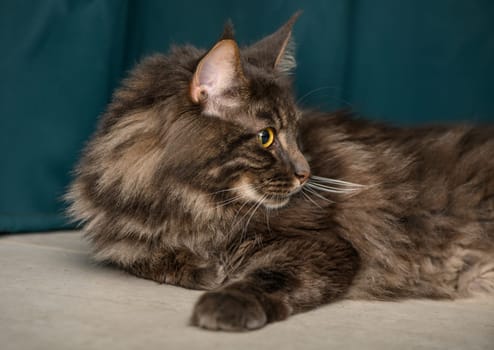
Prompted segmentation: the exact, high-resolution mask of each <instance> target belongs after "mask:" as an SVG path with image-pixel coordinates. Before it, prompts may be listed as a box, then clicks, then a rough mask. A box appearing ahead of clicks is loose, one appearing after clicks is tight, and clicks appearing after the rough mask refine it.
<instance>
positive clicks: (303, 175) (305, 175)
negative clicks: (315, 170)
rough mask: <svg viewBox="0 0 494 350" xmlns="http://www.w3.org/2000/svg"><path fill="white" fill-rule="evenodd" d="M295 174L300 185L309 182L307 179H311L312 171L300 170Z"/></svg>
mask: <svg viewBox="0 0 494 350" xmlns="http://www.w3.org/2000/svg"><path fill="white" fill-rule="evenodd" d="M295 176H296V177H297V179H298V181H299V182H300V185H303V184H304V183H306V182H307V180H309V176H310V172H309V171H307V170H299V171H297V172H296V173H295Z"/></svg>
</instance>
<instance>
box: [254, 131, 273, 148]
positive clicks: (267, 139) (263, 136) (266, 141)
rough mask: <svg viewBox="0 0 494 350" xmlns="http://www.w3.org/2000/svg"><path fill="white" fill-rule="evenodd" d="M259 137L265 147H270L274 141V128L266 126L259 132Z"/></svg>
mask: <svg viewBox="0 0 494 350" xmlns="http://www.w3.org/2000/svg"><path fill="white" fill-rule="evenodd" d="M257 139H258V140H259V143H260V144H261V145H262V147H264V148H268V147H269V146H271V145H272V144H273V142H274V130H273V129H272V128H266V129H263V130H261V131H259V132H258V133H257Z"/></svg>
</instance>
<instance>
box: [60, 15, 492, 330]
mask: <svg viewBox="0 0 494 350" xmlns="http://www.w3.org/2000/svg"><path fill="white" fill-rule="evenodd" d="M297 17H298V14H295V15H294V16H293V17H292V18H291V19H290V20H288V22H286V23H285V24H284V25H283V26H282V27H281V28H280V29H278V30H277V31H276V32H274V33H273V34H271V35H269V36H267V37H265V38H263V39H262V40H260V41H259V42H257V43H255V44H253V45H251V46H248V47H243V48H239V46H238V44H237V42H236V41H235V39H234V33H233V27H232V25H231V24H230V23H228V24H227V25H226V26H225V30H224V32H223V34H222V36H221V37H220V39H219V41H218V42H217V43H216V44H215V45H214V46H213V47H212V48H211V49H210V50H208V51H204V50H200V49H197V48H195V47H192V46H181V47H174V48H172V49H171V51H170V52H169V54H168V55H162V54H156V55H154V56H151V57H148V58H146V59H144V60H143V61H142V62H141V63H140V64H139V65H138V66H137V67H136V68H135V69H134V70H133V71H132V72H131V73H130V76H129V77H128V78H127V79H125V80H124V82H123V86H122V87H120V88H119V89H118V90H117V91H116V92H115V94H114V97H113V100H112V102H111V103H110V105H109V107H108V109H107V111H106V112H105V114H104V115H103V116H102V118H101V119H100V122H99V124H98V128H97V130H96V132H95V134H94V136H93V137H92V139H91V140H90V141H89V142H88V144H87V145H86V147H85V149H84V151H83V155H82V157H81V160H80V162H79V164H78V165H77V167H76V169H75V177H74V180H73V183H72V184H71V185H70V188H69V190H68V192H67V195H66V198H67V200H68V202H69V214H70V216H71V217H72V218H74V219H75V220H77V221H79V222H81V225H82V226H83V230H84V232H85V236H86V237H87V238H88V239H89V241H90V243H91V244H92V248H93V249H94V258H95V259H96V260H97V261H100V262H105V263H110V264H113V265H116V266H118V267H120V268H122V269H124V270H126V271H128V272H130V273H132V274H134V275H136V276H139V277H142V278H146V279H150V280H154V281H157V282H159V283H167V284H173V285H177V286H182V287H185V288H190V289H200V290H206V292H205V294H203V295H202V296H201V297H200V298H199V300H198V301H197V304H196V305H195V307H194V311H193V314H192V317H191V324H192V325H195V326H199V327H203V328H206V329H212V330H227V331H244V330H252V329H257V328H260V327H263V326H264V325H266V324H267V323H270V322H274V321H279V320H283V319H285V318H287V317H288V316H290V315H292V314H294V313H298V312H302V311H305V310H310V309H313V308H315V307H317V306H320V305H323V304H326V303H329V302H333V301H337V300H341V299H371V300H396V299H400V298H447V299H454V298H459V297H467V296H471V295H476V294H484V295H488V296H491V295H492V294H493V292H494V128H493V127H492V126H484V127H472V126H468V125H460V126H435V127H419V128H398V127H394V126H388V125H383V124H380V123H377V122H370V121H365V120H363V119H360V118H356V117H355V116H353V115H352V113H351V112H349V111H337V112H334V113H327V112H318V111H310V110H302V109H300V108H298V107H297V105H296V101H295V98H294V93H293V91H292V77H291V72H292V71H293V69H294V67H295V64H296V62H295V59H294V55H293V53H294V51H293V44H292V39H291V33H292V26H293V24H294V22H295V21H296V19H297Z"/></svg>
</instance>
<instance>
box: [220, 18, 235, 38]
mask: <svg viewBox="0 0 494 350" xmlns="http://www.w3.org/2000/svg"><path fill="white" fill-rule="evenodd" d="M220 40H235V30H234V29H233V22H232V20H231V19H228V20H227V21H226V22H225V26H224V27H223V34H222V35H221V39H220Z"/></svg>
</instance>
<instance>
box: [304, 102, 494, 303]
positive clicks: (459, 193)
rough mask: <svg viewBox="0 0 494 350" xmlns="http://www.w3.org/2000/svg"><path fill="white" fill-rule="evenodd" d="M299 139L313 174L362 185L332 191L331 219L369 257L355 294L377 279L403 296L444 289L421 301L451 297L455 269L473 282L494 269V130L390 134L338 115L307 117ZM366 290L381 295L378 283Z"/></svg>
mask: <svg viewBox="0 0 494 350" xmlns="http://www.w3.org/2000/svg"><path fill="white" fill-rule="evenodd" d="M301 140H303V141H304V144H303V150H304V153H305V154H306V156H307V158H308V159H309V163H310V165H311V169H312V172H313V174H316V175H319V176H323V177H328V178H335V179H342V180H345V181H350V182H352V183H357V184H361V185H364V186H365V188H364V189H363V190H361V191H358V193H355V194H351V195H348V196H344V195H339V194H335V195H331V194H330V195H329V196H330V199H331V200H332V201H333V202H334V203H335V204H334V205H333V209H330V215H331V218H332V220H334V221H335V222H337V223H338V226H339V227H341V230H340V233H341V234H342V235H343V236H344V237H345V238H346V239H348V240H349V241H351V242H352V244H353V245H354V246H355V247H356V248H357V250H358V251H359V253H360V255H361V256H362V257H363V259H364V261H365V260H367V266H368V270H367V273H363V275H362V276H365V277H362V281H364V282H362V284H363V287H362V289H361V290H360V291H359V292H357V293H356V295H362V293H364V292H362V290H363V289H365V290H367V291H368V290H369V289H368V288H369V286H368V285H366V282H365V280H367V279H373V278H375V276H377V275H379V276H386V278H385V279H384V280H383V281H382V283H383V284H386V285H388V286H389V285H393V284H394V287H395V288H397V291H398V290H401V289H405V288H408V290H407V292H406V293H408V294H409V295H414V291H413V288H412V287H410V286H411V285H414V284H417V283H418V282H417V281H421V282H420V283H422V284H423V283H426V282H424V280H426V281H429V282H430V285H431V286H432V285H435V286H442V287H441V288H442V289H438V288H436V289H435V291H433V290H432V289H431V290H430V291H429V292H428V293H430V294H429V295H428V296H434V293H436V292H438V293H439V294H438V295H442V296H444V295H449V296H454V295H456V294H455V293H459V292H458V291H456V290H455V288H457V286H458V283H459V282H458V281H459V279H460V278H463V279H465V278H466V277H460V276H464V275H465V274H463V272H462V271H461V270H462V269H465V271H470V272H469V274H470V275H472V276H477V275H482V272H480V271H481V270H482V269H487V270H488V271H490V269H489V268H487V267H486V266H490V268H491V269H494V127H493V126H477V127H475V126H468V125H459V126H433V127H419V128H397V127H392V126H388V125H384V124H379V123H373V122H368V121H365V120H361V119H355V118H353V117H352V116H351V115H350V114H348V113H344V112H340V113H336V114H321V113H309V114H307V115H306V116H305V118H303V119H302V124H301ZM331 196H333V197H331ZM364 265H365V264H364ZM473 266H483V267H482V268H481V267H478V268H475V269H473ZM470 268H472V269H473V270H474V271H475V272H471V271H473V270H472V269H470ZM395 270H396V271H395ZM398 270H400V271H398ZM482 271H483V270H482ZM488 273H491V274H494V273H492V272H488ZM404 275H408V277H407V278H402V277H400V276H404ZM373 276H374V277H373ZM475 278H476V277H475ZM429 282H427V283H429ZM427 283H426V284H427ZM489 283H492V284H493V286H494V277H492V278H491V279H490V280H489ZM356 286H357V289H358V286H359V283H356ZM361 286H362V285H361ZM373 288H375V290H374V292H372V293H373V294H374V295H378V297H383V295H379V293H381V292H382V290H383V289H380V287H379V283H376V284H375V285H374V287H373ZM465 288H470V287H465ZM465 288H464V289H465ZM388 290H389V288H388ZM417 290H420V291H424V290H428V288H426V287H424V286H421V287H420V288H418V289H417ZM359 293H360V294H359ZM365 293H366V292H365ZM365 293H364V294H365ZM400 293H405V292H404V291H400ZM461 293H463V294H465V292H464V291H463V292H461ZM461 293H460V294H461Z"/></svg>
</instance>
